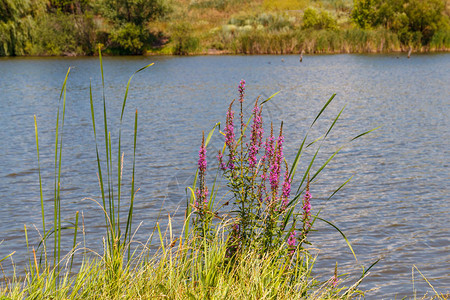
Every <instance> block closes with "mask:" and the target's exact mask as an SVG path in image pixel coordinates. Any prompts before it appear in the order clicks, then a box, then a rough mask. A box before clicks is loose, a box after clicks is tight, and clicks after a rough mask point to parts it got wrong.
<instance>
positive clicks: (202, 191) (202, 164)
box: [194, 133, 208, 209]
mask: <svg viewBox="0 0 450 300" xmlns="http://www.w3.org/2000/svg"><path fill="white" fill-rule="evenodd" d="M207 165H208V163H207V161H206V146H205V134H204V133H203V137H202V145H201V146H200V150H199V151H198V170H199V181H200V187H199V188H198V189H197V190H196V191H195V194H196V196H197V199H196V201H195V203H194V205H195V207H197V208H198V209H201V208H203V204H205V203H206V202H207V201H208V200H207V197H208V187H207V186H206V183H205V176H206V167H207ZM197 200H198V201H197Z"/></svg>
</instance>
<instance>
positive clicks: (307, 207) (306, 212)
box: [303, 190, 312, 230]
mask: <svg viewBox="0 0 450 300" xmlns="http://www.w3.org/2000/svg"><path fill="white" fill-rule="evenodd" d="M311 198H312V196H311V193H310V192H309V190H306V193H305V196H304V197H303V222H304V226H305V230H309V228H310V227H311V224H310V223H309V220H310V218H311V201H310V200H311Z"/></svg>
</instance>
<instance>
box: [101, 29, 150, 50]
mask: <svg viewBox="0 0 450 300" xmlns="http://www.w3.org/2000/svg"><path fill="white" fill-rule="evenodd" d="M110 39H111V45H110V46H109V48H110V50H112V51H116V52H118V53H121V54H142V51H143V46H144V41H145V36H144V34H143V32H142V28H141V27H140V26H137V25H135V24H133V23H124V24H122V25H121V26H119V27H117V28H115V29H114V30H113V31H112V32H111V35H110Z"/></svg>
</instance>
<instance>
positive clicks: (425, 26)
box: [351, 0, 449, 46]
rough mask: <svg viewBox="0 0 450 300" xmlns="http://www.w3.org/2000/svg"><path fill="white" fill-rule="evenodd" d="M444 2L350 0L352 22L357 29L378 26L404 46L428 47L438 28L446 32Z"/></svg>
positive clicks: (438, 0) (442, 0)
mask: <svg viewBox="0 0 450 300" xmlns="http://www.w3.org/2000/svg"><path fill="white" fill-rule="evenodd" d="M444 12H445V0H389V1H386V0H354V7H353V10H352V13H351V17H352V19H353V21H354V22H355V23H356V24H357V25H358V26H359V27H361V28H363V29H368V28H370V27H378V26H382V27H384V28H386V29H389V30H392V31H394V32H396V33H397V34H398V36H399V38H400V41H401V42H402V43H403V44H405V45H411V44H415V45H423V46H424V45H428V44H429V43H430V41H431V39H432V37H433V35H434V33H435V32H436V31H437V30H438V29H439V28H444V29H448V19H449V18H448V15H446V14H445V13H444Z"/></svg>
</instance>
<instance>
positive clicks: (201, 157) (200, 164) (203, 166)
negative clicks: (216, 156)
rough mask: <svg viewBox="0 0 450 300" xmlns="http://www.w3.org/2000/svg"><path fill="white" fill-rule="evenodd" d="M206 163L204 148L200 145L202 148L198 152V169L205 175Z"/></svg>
mask: <svg viewBox="0 0 450 300" xmlns="http://www.w3.org/2000/svg"><path fill="white" fill-rule="evenodd" d="M207 165H208V163H207V162H206V147H205V145H204V144H203V143H202V146H201V147H200V150H199V151H198V169H199V170H200V172H202V173H203V174H204V173H206V166H207Z"/></svg>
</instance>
